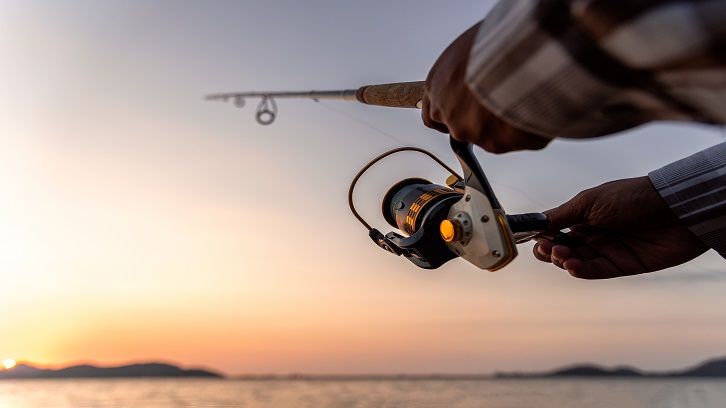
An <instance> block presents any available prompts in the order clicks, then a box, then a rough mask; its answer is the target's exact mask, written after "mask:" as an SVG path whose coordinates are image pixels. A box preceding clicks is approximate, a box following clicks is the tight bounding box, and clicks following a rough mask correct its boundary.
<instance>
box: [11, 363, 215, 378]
mask: <svg viewBox="0 0 726 408" xmlns="http://www.w3.org/2000/svg"><path fill="white" fill-rule="evenodd" d="M133 377H205V378H222V375H220V374H217V373H214V372H211V371H206V370H199V369H193V370H184V369H181V368H179V367H176V366H173V365H170V364H161V363H146V364H131V365H125V366H119V367H96V366H92V365H76V366H71V367H65V368H60V369H57V370H51V369H41V368H37V367H33V366H31V365H27V364H18V365H17V366H15V367H13V368H12V369H10V370H0V379H6V378H24V379H32V378H133Z"/></svg>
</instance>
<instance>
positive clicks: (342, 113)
mask: <svg viewBox="0 0 726 408" xmlns="http://www.w3.org/2000/svg"><path fill="white" fill-rule="evenodd" d="M315 102H317V103H318V104H320V105H321V106H323V107H324V108H326V109H328V110H330V111H331V112H333V113H336V114H338V115H340V116H342V117H345V118H347V119H349V120H352V121H354V122H356V123H358V124H359V125H364V126H367V127H369V128H371V129H373V130H375V131H376V132H378V133H380V134H382V135H384V136H386V137H388V138H389V139H392V140H394V141H395V142H397V143H398V144H399V145H401V146H406V145H407V143H405V142H403V141H402V140H400V139H398V138H397V137H395V136H393V135H391V134H389V133H387V132H385V131H384V130H383V129H381V128H379V127H377V126H375V125H373V124H372V123H369V122H366V121H365V120H364V119H361V118H359V117H357V116H355V115H354V114H352V113H350V112H345V111H342V110H339V109H337V108H334V107H332V106H330V105H328V104H327V103H323V102H321V101H319V100H317V99H316V100H315Z"/></svg>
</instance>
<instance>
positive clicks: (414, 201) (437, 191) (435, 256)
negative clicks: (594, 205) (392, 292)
mask: <svg viewBox="0 0 726 408" xmlns="http://www.w3.org/2000/svg"><path fill="white" fill-rule="evenodd" d="M450 143H451V148H452V150H453V151H454V154H455V155H456V157H457V159H458V160H459V163H460V164H461V167H462V169H463V171H464V176H463V177H461V176H459V175H458V174H456V173H455V172H454V171H453V170H451V169H450V168H448V167H447V166H446V165H445V164H443V162H441V161H440V160H439V159H437V158H436V157H434V156H433V155H432V154H430V153H428V152H426V151H422V150H421V149H416V148H404V149H396V150H394V151H391V152H388V153H386V154H384V155H381V156H379V157H378V158H376V159H374V160H373V161H372V162H371V163H369V164H368V165H367V166H366V167H364V168H363V170H361V172H360V173H359V174H358V175H357V176H356V178H355V179H354V180H353V183H352V184H351V188H350V191H349V195H348V198H349V203H350V205H351V210H352V211H353V214H354V215H355V216H356V217H357V218H358V219H359V220H360V221H361V222H362V223H363V225H365V226H366V227H367V228H368V230H369V236H370V237H371V239H372V240H373V241H374V242H375V243H376V244H377V245H378V246H379V247H381V248H383V249H385V250H386V251H388V252H391V253H394V254H396V255H403V256H404V257H405V258H407V259H408V260H409V261H411V262H412V263H414V264H415V265H417V266H419V267H421V268H426V269H435V268H438V267H440V266H441V265H443V264H444V263H446V262H448V261H449V260H451V259H454V258H457V257H462V258H464V259H465V260H467V261H468V262H470V263H471V264H473V265H475V266H477V267H478V268H480V269H487V270H489V271H495V270H498V269H500V268H503V267H504V266H506V265H507V264H509V263H510V262H511V261H512V260H513V259H514V258H515V257H516V256H517V248H516V244H517V243H520V242H525V241H528V240H529V239H531V238H533V237H534V236H536V235H537V234H538V233H540V232H543V231H545V230H547V227H548V226H549V220H548V219H547V217H546V216H544V215H543V214H541V213H530V214H517V215H507V214H505V212H504V209H503V208H502V206H501V204H500V203H499V200H497V198H496V196H495V195H494V191H493V190H492V188H491V186H490V185H489V182H488V180H487V179H486V176H485V175H484V172H483V171H482V169H481V167H480V165H479V163H478V161H477V160H476V158H475V156H474V154H473V146H472V145H470V144H468V143H464V142H459V141H457V140H455V139H453V138H450ZM400 150H415V151H420V152H422V153H425V154H427V155H429V156H430V157H432V158H433V159H434V160H436V161H437V162H438V163H439V164H441V165H442V166H443V167H445V168H446V169H447V170H449V172H450V173H452V177H449V180H447V183H446V184H447V186H443V185H438V184H433V183H431V182H429V181H428V180H425V179H420V178H411V179H406V180H403V181H400V182H398V183H396V184H394V185H393V187H391V188H390V189H389V190H388V192H387V193H386V194H385V196H384V197H383V202H382V212H383V218H384V219H385V220H386V222H388V224H390V225H391V226H392V227H394V228H398V229H399V230H400V231H401V232H402V233H403V234H399V233H397V232H389V233H387V234H385V235H384V234H382V233H381V232H379V231H378V230H377V229H375V228H371V227H370V226H368V224H367V223H365V221H363V220H362V218H360V216H359V215H358V213H357V212H356V211H355V208H354V206H353V203H352V192H353V187H354V185H355V182H356V181H357V180H358V178H359V177H360V176H361V175H362V174H363V172H365V171H366V170H367V169H368V168H370V166H371V165H373V164H374V163H376V162H377V161H378V160H380V159H382V158H383V157H386V156H387V155H390V154H392V153H395V152H397V151H400Z"/></svg>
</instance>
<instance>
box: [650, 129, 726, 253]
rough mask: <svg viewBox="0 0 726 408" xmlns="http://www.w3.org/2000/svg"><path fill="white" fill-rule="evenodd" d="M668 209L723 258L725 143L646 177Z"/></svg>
mask: <svg viewBox="0 0 726 408" xmlns="http://www.w3.org/2000/svg"><path fill="white" fill-rule="evenodd" d="M648 176H649V177H650V181H651V182H652V183H653V185H654V186H655V188H656V189H658V192H659V193H660V195H661V196H662V197H663V199H664V200H665V201H666V203H667V204H668V206H669V207H670V209H671V210H672V211H673V213H675V214H676V215H677V216H678V218H680V219H681V221H683V223H684V224H686V225H687V226H688V228H689V229H690V230H691V231H692V232H693V233H694V234H696V236H698V237H699V238H700V239H701V240H702V241H703V242H705V243H706V244H707V245H708V246H709V247H711V248H713V249H715V250H716V251H717V252H719V253H720V254H721V255H722V256H726V142H724V143H721V144H718V145H716V146H713V147H710V148H708V149H706V150H703V151H701V152H698V153H696V154H694V155H692V156H689V157H686V158H685V159H682V160H679V161H676V162H674V163H671V164H669V165H667V166H665V167H662V168H660V169H658V170H655V171H652V172H650V174H648Z"/></svg>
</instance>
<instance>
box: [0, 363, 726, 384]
mask: <svg viewBox="0 0 726 408" xmlns="http://www.w3.org/2000/svg"><path fill="white" fill-rule="evenodd" d="M137 377H189V378H217V379H225V378H232V379H242V380H245V379H247V380H296V379H304V380H346V379H348V380H359V379H384V380H386V379H388V380H397V379H398V380H401V379H403V380H457V379H490V378H496V379H517V378H563V377H569V378H575V377H578V378H582V377H584V378H678V377H726V357H721V358H714V359H710V360H706V361H705V362H702V363H700V364H697V365H694V366H692V367H689V368H685V369H681V370H672V371H662V372H653V371H651V372H649V371H643V370H640V369H637V368H632V367H626V366H618V367H614V368H610V367H604V366H601V365H597V364H574V365H570V366H565V367H562V368H558V369H554V370H550V371H543V372H496V373H494V374H395V375H375V374H371V375H365V374H361V375H335V374H331V375H319V374H288V375H274V374H265V375H256V374H250V375H239V376H234V377H227V376H225V375H222V374H220V373H217V372H213V371H209V370H204V369H182V368H180V367H177V366H175V365H172V364H165V363H141V364H129V365H122V366H116V367H97V366H94V365H87V364H84V365H73V366H69V367H64V368H59V369H43V368H37V367H34V366H33V365H31V364H28V363H20V364H17V365H16V366H15V367H13V368H11V369H6V370H0V380H3V379H35V378H38V379H41V378H137Z"/></svg>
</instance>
